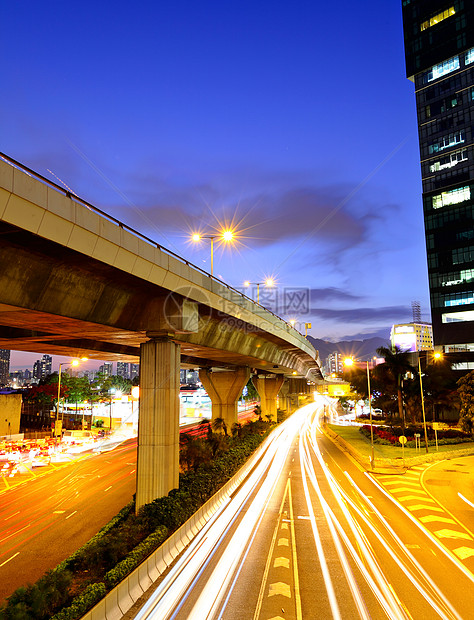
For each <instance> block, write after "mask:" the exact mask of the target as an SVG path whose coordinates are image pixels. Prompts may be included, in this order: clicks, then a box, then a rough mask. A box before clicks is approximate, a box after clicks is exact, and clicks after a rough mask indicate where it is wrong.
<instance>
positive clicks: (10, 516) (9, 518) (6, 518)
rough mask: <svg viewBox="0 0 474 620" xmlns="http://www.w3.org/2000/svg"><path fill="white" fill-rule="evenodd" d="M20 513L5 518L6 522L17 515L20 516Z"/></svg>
mask: <svg viewBox="0 0 474 620" xmlns="http://www.w3.org/2000/svg"><path fill="white" fill-rule="evenodd" d="M19 514H20V511H18V512H14V513H13V514H12V515H10V516H9V517H5V519H4V521H8V519H11V518H12V517H14V516H15V515H19Z"/></svg>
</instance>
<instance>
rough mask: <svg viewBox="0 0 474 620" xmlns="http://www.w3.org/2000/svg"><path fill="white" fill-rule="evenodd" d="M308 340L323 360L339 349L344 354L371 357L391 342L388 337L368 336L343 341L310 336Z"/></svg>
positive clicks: (365, 358) (364, 357)
mask: <svg viewBox="0 0 474 620" xmlns="http://www.w3.org/2000/svg"><path fill="white" fill-rule="evenodd" d="M308 340H309V341H310V342H311V344H312V345H313V347H314V348H315V349H317V350H318V351H319V357H320V359H321V362H324V360H325V359H326V358H327V356H328V355H330V354H331V353H334V351H338V352H339V353H341V354H342V355H344V356H347V357H350V356H353V357H358V358H361V359H363V360H367V359H371V358H372V357H374V356H376V355H377V349H378V347H387V346H388V347H389V346H390V342H389V340H388V339H387V338H378V337H376V338H368V339H367V340H343V341H341V342H328V341H327V340H320V339H319V338H313V337H312V336H308Z"/></svg>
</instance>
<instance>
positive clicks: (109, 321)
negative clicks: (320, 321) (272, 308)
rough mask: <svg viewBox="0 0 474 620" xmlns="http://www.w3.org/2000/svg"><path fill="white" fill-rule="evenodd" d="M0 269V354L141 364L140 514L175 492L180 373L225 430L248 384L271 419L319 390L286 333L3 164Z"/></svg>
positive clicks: (289, 330)
mask: <svg viewBox="0 0 474 620" xmlns="http://www.w3.org/2000/svg"><path fill="white" fill-rule="evenodd" d="M0 264H1V270H0V348H5V349H13V350H19V351H33V352H38V353H49V354H55V355H70V356H82V355H87V356H88V357H89V358H92V359H94V358H95V359H100V360H109V361H114V360H120V361H129V362H137V361H140V423H139V440H138V444H139V449H138V466H137V505H138V506H141V505H143V504H145V503H147V502H149V501H152V500H153V499H155V498H156V497H160V496H161V495H164V494H166V493H167V492H168V491H169V490H170V489H172V488H175V487H177V486H178V473H179V471H178V467H179V464H178V448H179V443H178V442H179V438H178V421H179V369H180V366H184V367H193V368H199V369H200V378H201V380H202V382H203V385H204V387H205V388H206V390H207V391H208V393H209V395H210V397H211V400H212V407H213V417H223V418H224V419H225V420H226V422H227V424H228V426H231V425H232V424H233V423H234V422H235V421H236V420H237V408H236V403H237V399H238V398H239V396H240V394H241V391H242V388H243V386H244V385H245V384H246V382H247V381H248V378H249V376H250V375H251V374H252V375H253V377H252V380H253V381H254V383H255V386H256V388H257V391H258V392H259V395H260V398H261V402H262V410H263V413H266V414H267V415H270V416H272V417H274V416H276V396H277V394H278V391H279V390H280V388H281V387H282V384H283V381H284V378H285V377H291V378H292V380H293V384H292V385H293V387H292V390H293V391H295V390H296V389H298V391H307V390H308V387H307V386H308V382H315V381H317V380H318V379H320V378H321V374H320V369H319V360H318V353H317V351H316V350H315V349H314V348H313V347H312V346H311V344H310V343H309V342H308V340H307V339H306V338H305V337H303V336H302V335H301V334H300V333H299V332H297V331H296V330H295V329H294V328H293V327H292V326H291V325H290V324H288V323H286V322H285V321H283V320H282V319H280V318H279V317H277V316H276V315H274V314H273V313H271V312H269V311H268V310H265V309H264V308H263V307H262V306H260V305H259V304H256V303H255V302H254V301H252V300H251V299H249V298H248V297H246V296H245V295H243V294H242V293H240V292H239V291H237V290H235V289H233V288H232V287H230V286H228V285H227V284H225V283H224V282H222V281H220V280H218V279H216V278H214V277H211V276H210V275H209V274H207V273H206V272H204V271H203V270H201V269H199V268H197V267H195V266H193V265H191V264H190V263H189V262H188V261H186V260H184V259H183V258H181V257H180V256H178V255H176V254H174V253H173V252H170V251H168V250H166V249H165V248H163V247H161V246H159V245H158V244H157V243H155V242H154V241H152V240H151V239H149V238H147V237H145V236H143V235H141V234H140V233H137V232H136V231H134V230H133V229H131V228H129V227H128V226H126V225H125V224H123V223H121V222H119V221H118V220H116V219H115V218H113V217H111V216H109V215H107V214H106V213H104V212H102V211H101V210H100V209H97V208H96V207H94V206H93V205H91V204H89V203H87V202H86V201H84V200H82V199H80V198H79V197H78V196H76V195H73V194H71V193H69V192H66V191H64V190H63V189H62V188H61V187H59V186H57V185H56V184H54V183H51V182H50V181H48V180H47V179H45V178H43V177H41V176H40V175H38V174H36V173H35V172H33V171H32V170H29V169H28V168H26V167H24V166H22V165H21V164H19V163H18V162H15V161H14V160H12V159H11V158H9V157H8V156H6V155H2V154H0ZM298 379H299V383H295V380H298ZM288 389H289V388H288V384H287V393H288Z"/></svg>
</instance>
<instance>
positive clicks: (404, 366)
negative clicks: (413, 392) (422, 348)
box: [377, 346, 414, 432]
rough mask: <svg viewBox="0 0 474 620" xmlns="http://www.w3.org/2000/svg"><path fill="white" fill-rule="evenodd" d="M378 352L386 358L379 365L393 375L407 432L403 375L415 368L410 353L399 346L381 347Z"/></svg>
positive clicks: (403, 424) (401, 417)
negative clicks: (411, 362)
mask: <svg viewBox="0 0 474 620" xmlns="http://www.w3.org/2000/svg"><path fill="white" fill-rule="evenodd" d="M377 354H378V355H380V357H383V358H384V359H385V362H384V363H383V364H380V365H379V366H380V367H381V369H384V370H387V372H388V373H389V374H390V375H391V376H392V377H393V379H394V381H395V384H396V389H397V400H398V415H399V417H400V419H401V420H402V428H403V432H405V413H404V409H403V377H404V376H405V375H406V374H407V372H413V371H414V369H413V367H412V365H411V364H410V354H409V353H407V352H404V351H402V350H401V349H400V348H399V347H397V346H395V347H392V348H391V349H389V348H388V347H379V348H378V349H377Z"/></svg>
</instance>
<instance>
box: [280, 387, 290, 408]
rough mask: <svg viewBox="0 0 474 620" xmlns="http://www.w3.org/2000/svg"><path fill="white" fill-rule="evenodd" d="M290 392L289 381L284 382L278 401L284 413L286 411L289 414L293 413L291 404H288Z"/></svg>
mask: <svg viewBox="0 0 474 620" xmlns="http://www.w3.org/2000/svg"><path fill="white" fill-rule="evenodd" d="M289 391H290V384H289V383H288V381H284V382H283V383H282V386H281V388H280V392H279V394H278V399H279V403H280V409H282V410H283V411H286V412H287V413H291V411H290V407H289V402H288V394H289Z"/></svg>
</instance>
